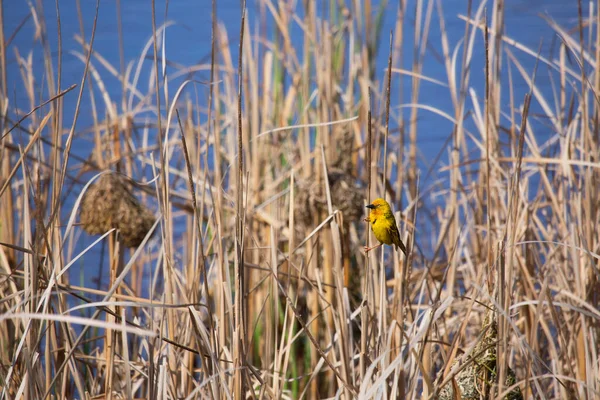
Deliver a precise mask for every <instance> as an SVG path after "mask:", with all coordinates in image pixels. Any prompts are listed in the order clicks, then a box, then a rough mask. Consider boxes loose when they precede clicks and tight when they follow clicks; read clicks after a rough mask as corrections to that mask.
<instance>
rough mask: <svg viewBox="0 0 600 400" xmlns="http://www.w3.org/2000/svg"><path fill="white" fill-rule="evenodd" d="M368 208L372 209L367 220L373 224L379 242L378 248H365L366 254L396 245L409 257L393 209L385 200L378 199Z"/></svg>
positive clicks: (372, 227)
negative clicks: (381, 247)
mask: <svg viewBox="0 0 600 400" xmlns="http://www.w3.org/2000/svg"><path fill="white" fill-rule="evenodd" d="M367 208H370V209H371V212H370V213H369V218H365V221H366V222H370V223H371V229H372V230H373V234H374V235H375V238H377V240H378V241H379V244H378V245H377V246H373V247H371V248H368V247H367V246H365V253H368V252H369V251H371V250H373V249H376V248H378V247H380V246H382V245H384V244H387V245H392V244H393V245H395V246H396V248H400V250H402V252H403V253H404V255H405V256H406V255H408V252H407V251H406V246H404V243H402V240H400V232H398V226H397V225H396V218H394V213H393V212H392V208H391V207H390V205H389V204H388V202H387V201H385V200H384V199H376V200H375V201H373V203H371V204H369V205H368V206H367Z"/></svg>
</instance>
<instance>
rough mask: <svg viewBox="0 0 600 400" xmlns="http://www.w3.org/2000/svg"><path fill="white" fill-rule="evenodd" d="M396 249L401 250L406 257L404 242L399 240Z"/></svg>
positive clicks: (406, 251)
mask: <svg viewBox="0 0 600 400" xmlns="http://www.w3.org/2000/svg"><path fill="white" fill-rule="evenodd" d="M396 249H400V250H402V252H403V253H404V255H405V256H407V257H408V250H406V246H405V245H404V243H402V241H400V244H397V245H396Z"/></svg>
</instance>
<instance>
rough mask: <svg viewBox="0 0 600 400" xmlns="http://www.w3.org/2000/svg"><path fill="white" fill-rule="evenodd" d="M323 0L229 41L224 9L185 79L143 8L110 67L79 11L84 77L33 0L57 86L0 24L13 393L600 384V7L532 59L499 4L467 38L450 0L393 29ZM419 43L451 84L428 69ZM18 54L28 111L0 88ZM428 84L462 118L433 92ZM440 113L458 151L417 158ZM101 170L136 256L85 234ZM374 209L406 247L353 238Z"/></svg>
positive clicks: (7, 347)
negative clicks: (119, 194) (126, 47)
mask: <svg viewBox="0 0 600 400" xmlns="http://www.w3.org/2000/svg"><path fill="white" fill-rule="evenodd" d="M99 3H101V2H99ZM117 3H119V2H117ZM57 4H60V5H62V2H60V1H59V2H57ZM77 4H78V7H79V3H78V2H77ZM3 5H4V4H2V2H1V1H0V9H2V7H1V6H3ZM329 5H330V6H331V7H330V10H331V12H330V14H328V17H327V18H326V19H322V18H320V17H318V16H317V15H319V13H320V11H319V10H316V9H315V5H314V4H313V2H306V3H305V4H303V5H301V6H299V7H305V8H303V10H302V13H294V10H290V9H289V8H288V7H287V6H284V5H283V4H279V3H277V4H275V3H274V2H272V1H269V0H261V1H260V5H259V9H261V10H264V12H265V16H264V18H265V19H268V20H269V21H271V22H272V24H273V26H274V27H275V28H274V30H275V33H274V34H269V35H267V34H265V33H264V32H265V30H264V29H262V28H260V27H259V29H258V31H254V29H255V25H250V24H247V23H241V24H240V35H239V38H238V39H239V42H240V46H239V48H235V46H232V44H231V43H232V42H236V40H237V39H236V40H231V39H230V38H229V37H228V36H227V31H226V30H225V29H224V27H223V26H221V25H219V24H218V23H217V17H218V16H217V15H216V14H215V6H214V2H213V6H212V12H213V27H212V37H211V41H212V46H211V47H212V51H211V59H210V62H207V63H206V64H202V65H192V66H185V67H172V68H169V69H166V63H167V61H168V60H166V59H164V57H163V54H168V51H167V50H168V49H165V48H164V46H165V43H164V40H163V35H168V34H169V32H168V29H169V28H168V26H157V25H156V22H155V14H156V12H159V13H160V12H161V10H157V9H155V7H156V5H155V4H154V3H153V2H152V4H151V5H149V6H151V7H153V10H152V11H153V32H151V34H150V32H149V34H150V38H149V40H148V42H147V44H146V46H145V47H144V49H143V51H142V52H141V54H140V56H139V58H138V59H137V60H125V59H124V55H123V50H122V46H123V45H122V40H123V35H126V34H127V33H126V30H123V29H122V27H121V22H120V16H118V17H117V18H118V24H117V25H118V26H119V32H120V37H119V48H120V50H119V54H120V65H119V66H114V65H111V64H110V63H109V62H108V61H107V60H106V59H105V58H104V57H103V56H102V54H99V53H97V52H95V51H94V46H93V41H94V35H95V23H96V21H95V20H94V21H84V19H83V17H81V14H80V17H79V23H80V25H81V36H80V37H78V38H76V40H77V43H78V44H79V45H81V52H80V53H78V54H75V56H76V57H78V58H79V59H80V61H81V62H82V65H84V66H85V73H84V74H83V76H81V77H77V79H76V80H73V82H71V81H67V80H66V77H64V76H62V73H61V62H62V61H61V60H62V57H63V55H62V41H66V40H71V38H62V37H61V36H60V34H59V42H58V43H48V41H47V40H42V39H45V38H47V37H48V36H47V32H46V27H45V19H44V13H43V10H42V9H41V6H40V5H39V4H37V5H36V6H34V7H32V8H31V12H32V17H33V18H31V19H30V21H29V22H28V24H27V25H25V26H24V27H23V28H22V29H29V28H30V29H32V31H35V32H36V33H37V34H38V35H37V36H35V40H36V43H38V42H37V41H39V42H40V43H41V46H39V47H35V49H36V51H41V52H42V53H43V56H42V57H43V59H44V77H45V81H44V85H43V86H42V87H40V83H39V82H40V77H37V76H35V74H34V72H33V68H32V66H31V57H30V56H29V55H28V54H29V49H16V48H14V45H10V46H8V48H7V43H8V41H7V36H9V37H10V35H11V34H12V32H3V31H2V29H0V71H1V72H2V74H1V75H2V76H0V87H1V93H0V94H1V96H0V110H1V113H2V119H1V120H0V132H1V139H0V140H1V141H0V268H1V273H0V298H1V299H2V300H0V309H1V315H0V386H1V387H2V389H1V393H2V394H1V396H2V398H49V397H51V396H52V397H54V398H152V399H154V398H190V399H191V398H244V397H254V398H309V399H316V398H328V397H342V398H346V399H348V398H409V399H417V398H419V399H429V398H437V397H438V396H440V398H444V397H443V396H444V395H445V394H444V393H446V395H447V393H448V391H449V388H452V389H456V388H459V387H462V386H463V385H464V384H465V382H467V380H466V379H465V371H476V370H479V371H480V373H481V374H482V377H480V378H481V379H479V381H478V382H479V383H478V384H479V385H480V386H478V387H477V388H475V390H472V391H473V392H475V393H477V396H481V397H482V398H488V399H491V398H503V397H504V396H505V395H507V394H509V393H516V392H517V388H518V391H519V392H520V393H521V395H522V396H523V397H524V398H552V399H564V398H596V397H598V396H600V378H599V377H600V362H599V359H598V352H599V350H600V348H599V346H598V343H600V338H599V337H598V335H599V333H600V327H599V320H600V312H599V311H598V310H599V309H600V307H599V303H600V299H599V298H598V293H600V290H599V289H600V287H599V284H598V259H600V257H599V256H598V253H599V252H598V248H599V246H600V243H599V242H600V236H599V232H598V229H597V226H598V222H599V219H600V215H599V214H600V212H599V211H598V210H599V209H598V204H600V203H599V200H600V199H599V198H598V197H599V194H598V190H597V189H596V188H597V186H598V181H599V177H598V171H597V169H598V163H597V160H598V157H599V156H600V155H599V154H598V140H599V138H598V116H599V104H600V102H599V97H598V94H597V88H598V87H599V86H600V73H599V68H598V62H599V60H600V33H599V32H598V29H597V28H598V27H597V26H596V20H597V8H590V10H589V13H588V14H587V15H584V12H588V11H586V10H584V9H583V8H582V5H581V2H579V5H578V7H579V16H580V20H579V22H578V24H577V26H576V29H575V30H569V28H566V27H561V26H559V25H557V24H556V23H554V22H553V21H548V23H549V24H550V26H551V27H552V28H553V29H554V30H555V31H556V32H557V34H558V35H559V38H560V43H559V44H558V46H557V50H556V54H538V51H537V49H528V48H526V47H525V46H523V45H522V44H521V43H519V40H518V38H508V37H506V36H504V35H503V27H504V14H503V12H504V11H503V10H504V9H505V4H504V2H503V1H502V0H496V1H493V2H489V3H487V4H486V3H481V4H471V2H469V7H468V12H467V14H466V15H461V16H460V17H459V18H461V19H462V20H463V21H464V23H465V25H464V29H465V30H464V37H463V40H462V42H461V43H450V41H449V39H448V36H447V32H446V30H445V24H446V21H445V20H444V15H445V14H444V10H443V5H444V3H443V2H442V1H417V2H416V3H415V4H414V5H412V4H411V5H410V7H409V8H407V7H408V5H407V2H405V1H401V2H400V4H399V6H398V8H397V9H396V11H397V15H395V21H396V23H395V27H394V33H393V35H391V36H388V35H387V32H382V22H381V19H380V18H382V15H383V14H382V13H383V12H384V11H383V9H380V8H379V6H376V5H373V4H372V3H371V1H369V0H365V1H362V2H351V5H340V4H338V2H333V1H332V2H331V4H329ZM486 5H487V9H486ZM575 6H577V5H570V7H575ZM100 7H101V5H100ZM207 9H209V8H207ZM300 15H302V16H303V17H302V18H301V17H300ZM2 18H3V17H2V15H1V14H0V20H1V19H2ZM261 18H262V16H261ZM240 21H244V18H242V12H241V10H240ZM261 21H262V19H261ZM0 22H2V21H0ZM57 22H58V26H60V23H61V21H60V20H58V21H57ZM92 24H93V26H94V29H92V36H91V37H85V36H84V34H83V33H84V32H85V31H86V30H85V28H86V27H88V26H92ZM432 24H439V26H440V28H441V36H440V37H433V36H432V35H430V30H431V26H432ZM0 26H3V24H1V23H0ZM292 27H294V29H296V28H299V29H300V31H301V32H302V37H301V38H292V37H291V31H292ZM591 27H593V28H594V29H591ZM409 30H413V32H412V34H413V37H414V42H413V43H409V42H408V41H407V40H405V38H406V36H407V33H409ZM486 32H487V35H486V34H485V33H486ZM594 35H596V36H595V37H594ZM482 37H485V40H481V39H482ZM388 38H389V40H388ZM292 39H294V40H292ZM430 44H435V46H436V47H441V49H442V51H441V61H442V64H443V71H445V74H446V76H445V77H440V76H426V75H424V73H423V71H424V65H425V63H427V62H434V61H432V59H431V58H430V57H427V52H428V46H429V45H430ZM54 48H58V55H57V56H58V60H59V62H58V64H57V65H56V68H55V66H54V65H53V63H52V62H51V61H52V55H51V53H52V51H53V49H54ZM381 51H385V52H387V57H388V58H389V61H388V65H387V66H386V68H385V71H384V73H382V71H377V70H376V69H375V66H376V63H375V58H376V54H377V53H378V52H381ZM405 53H411V54H412V64H411V65H410V66H407V65H404V60H405V58H404V57H403V54H405ZM9 54H15V55H14V57H15V59H16V62H17V63H18V65H19V68H20V72H21V79H22V81H21V82H20V85H21V87H22V90H23V93H24V94H25V95H26V96H27V99H28V104H27V106H28V107H29V108H28V109H26V110H22V109H17V108H16V106H15V105H14V104H13V103H12V101H11V96H10V94H9V93H8V89H7V87H8V82H7V76H6V64H7V60H8V59H9V58H10V57H11V56H9ZM474 60H479V63H480V64H483V63H484V62H485V73H484V74H480V73H478V72H476V71H473V70H472V68H471V66H472V64H473V62H474ZM523 60H529V61H535V60H537V61H536V63H537V64H536V65H537V67H536V68H537V69H528V68H527V67H525V66H524V64H523ZM526 65H531V62H529V63H526ZM541 68H544V69H545V70H547V71H548V73H549V74H550V77H551V79H550V88H549V89H548V88H543V87H541V86H538V83H537V81H536V73H537V72H536V71H539V69H541ZM144 71H150V74H149V81H148V82H142V81H141V77H142V76H146V75H145V74H143V73H142V72H144ZM166 71H168V73H167V72H166ZM182 76H185V77H186V79H184V80H182V79H181V77H182ZM115 77H116V78H117V79H118V80H119V82H120V85H121V87H122V93H120V95H119V96H117V97H118V98H111V96H110V95H109V93H108V91H107V88H106V83H105V81H106V80H107V79H114V78H115ZM206 77H208V80H207V79H206ZM202 78H204V79H202ZM480 79H483V80H482V81H478V80H480ZM483 81H484V82H485V83H484V84H482V82H483ZM517 81H524V82H525V83H526V85H527V87H528V88H529V89H528V90H527V92H528V93H525V94H522V93H520V92H518V91H517V90H516V89H515V87H516V82H517ZM175 82H177V83H175ZM84 83H85V85H84ZM75 84H76V85H75ZM407 84H409V85H410V98H409V99H404V98H403V96H402V93H404V89H403V88H404V86H405V85H407ZM175 85H177V86H175ZM65 86H68V88H67V89H62V88H63V87H65ZM432 87H433V88H435V89H434V90H436V91H438V92H439V93H443V95H444V96H447V97H448V98H449V99H451V108H450V109H440V108H436V107H434V106H432V105H429V104H423V103H422V100H420V99H421V98H422V95H423V93H424V91H426V90H431V88H432ZM482 88H483V90H482ZM394 90H397V91H399V93H400V94H399V95H395V94H393V91H394ZM69 92H73V93H78V95H77V96H78V100H77V104H76V108H75V110H73V111H74V115H75V119H74V120H73V121H68V120H65V118H64V117H63V115H64V109H63V105H64V95H65V94H66V93H69ZM40 93H41V96H40ZM440 95H441V94H440ZM520 96H524V97H523V98H519V97H520ZM98 101H102V102H103V104H102V105H100V104H98V103H97V102H98ZM396 101H397V102H398V103H397V104H395V102H396ZM83 103H85V104H86V105H88V106H89V108H87V109H88V110H90V114H91V115H86V116H85V120H91V121H92V122H91V126H89V127H84V128H82V127H81V123H80V124H78V125H77V124H76V123H77V119H78V118H82V117H83V116H80V115H79V114H80V113H81V111H80V110H81V104H83ZM117 104H119V105H120V106H119V107H117V106H116V105H117ZM506 104H508V106H507V105H506ZM530 107H531V108H530ZM533 108H535V110H537V111H536V113H535V114H534V113H532V112H531V109H533ZM149 115H150V116H149ZM430 115H433V116H436V118H442V119H444V120H445V121H446V123H447V124H448V126H449V127H450V130H451V134H450V136H449V137H448V138H447V142H446V145H445V147H444V148H443V149H442V152H443V153H446V154H447V157H446V156H440V157H438V158H436V159H435V160H433V161H431V162H430V163H429V164H424V163H421V162H419V157H420V154H421V150H422V149H420V147H419V143H421V141H422V139H423V138H427V135H428V134H430V133H429V132H423V131H422V130H421V129H420V127H419V126H420V124H419V118H428V117H429V116H430ZM76 127H77V129H76ZM79 132H83V133H79ZM542 137H543V138H544V140H542V139H541V138H542ZM90 141H91V143H92V145H91V146H89V150H88V151H87V152H83V153H85V154H84V155H85V156H84V157H82V154H81V153H82V152H80V151H73V149H80V148H85V146H86V145H88V144H89V143H90ZM78 146H81V147H78ZM68 162H69V164H68V165H67V163H68ZM426 168H430V171H429V172H427V173H426V174H423V172H425V169H426ZM107 174H115V176H125V177H129V178H130V179H128V180H127V182H130V181H131V182H132V185H133V187H134V189H135V190H134V192H135V194H136V196H137V198H138V199H139V200H140V201H141V203H143V204H144V205H145V206H144V207H147V208H148V209H149V210H152V211H151V212H152V214H153V217H152V218H150V217H148V218H146V219H145V221H146V222H145V224H146V225H147V226H144V230H143V232H144V234H143V235H139V234H138V235H136V244H138V242H141V243H139V246H138V247H137V248H133V249H131V250H129V249H127V248H126V245H129V244H130V242H128V241H127V240H126V237H125V233H126V232H123V231H122V230H121V229H119V226H120V225H119V224H118V223H114V219H112V216H111V217H110V218H111V219H110V221H111V223H110V224H108V225H103V229H102V231H103V232H101V233H102V235H101V236H99V237H96V236H94V237H92V238H91V240H90V238H88V237H86V236H85V235H86V234H85V233H84V232H83V228H84V227H83V226H81V225H80V224H79V219H78V215H79V213H80V211H81V210H80V208H81V207H82V206H83V204H82V202H84V203H85V202H86V201H88V200H89V196H94V195H95V194H94V193H98V192H97V190H96V191H94V186H92V185H93V182H95V181H96V180H98V179H102V176H106V175H107ZM123 179H125V178H123ZM90 188H91V189H90ZM127 190H128V191H129V189H127ZM348 193H351V194H353V195H354V196H350V195H349V194H348ZM357 193H358V194H359V195H360V196H356V194H357ZM380 196H385V197H387V198H388V199H389V200H390V201H391V202H392V203H393V205H394V208H395V209H396V210H401V212H398V213H397V214H398V215H397V217H398V221H399V222H400V227H401V232H402V233H403V240H404V241H405V243H407V247H408V248H409V249H411V252H410V254H409V257H408V258H404V257H402V256H400V255H399V254H392V253H391V252H390V250H389V249H387V248H386V249H384V250H379V251H377V252H375V251H374V252H371V253H370V254H369V256H368V257H365V255H364V254H363V253H362V247H363V246H364V245H365V244H369V243H372V241H373V240H374V239H372V238H370V237H368V235H367V232H368V231H367V230H366V226H365V224H364V223H363V222H362V219H361V218H360V217H357V216H360V215H361V213H362V212H363V211H364V208H363V207H364V205H365V204H367V203H368V202H369V201H370V200H371V199H373V198H375V197H380ZM128 198H129V197H128ZM86 199H87V200H86ZM129 199H130V198H129ZM94 204H100V203H99V202H95V203H94ZM96 209H98V210H104V209H102V208H101V207H97V208H96ZM92 212H93V211H92ZM145 215H146V214H145ZM146 216H148V215H146ZM98 217H99V218H100V220H103V219H102V217H105V216H104V215H100V216H98ZM154 218H155V219H154ZM151 222H153V223H151ZM93 233H100V232H93ZM77 265H79V266H82V268H84V269H85V273H84V275H83V276H85V278H83V279H81V278H80V277H79V276H78V275H77V274H75V273H74V272H73V271H75V268H73V267H74V266H77ZM98 270H99V271H100V272H101V273H102V278H103V279H104V282H108V287H102V286H100V285H99V284H96V283H95V282H93V281H92V279H91V277H95V276H97V275H98V273H97V272H96V271H98ZM484 355H485V357H486V358H485V360H484V359H483V357H484ZM482 365H485V368H484V370H485V371H481V370H482V368H479V367H481V366H482ZM469 373H471V372H469ZM478 373H479V372H478ZM471 374H472V373H471ZM483 375H485V376H483ZM513 375H514V381H510V380H509V379H507V377H512V376H513ZM499 382H500V383H499ZM448 385H450V386H448ZM471 389H473V388H471ZM463 395H465V392H463ZM465 396H466V395H465ZM465 398H466V397H465ZM477 398H479V397H477ZM513 398H514V397H513Z"/></svg>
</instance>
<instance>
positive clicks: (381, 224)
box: [371, 217, 395, 245]
mask: <svg viewBox="0 0 600 400" xmlns="http://www.w3.org/2000/svg"><path fill="white" fill-rule="evenodd" d="M394 223H395V221H394ZM371 229H373V234H374V235H375V238H376V239H377V240H378V241H380V242H381V243H385V244H387V245H391V244H392V243H393V239H392V235H391V231H392V225H391V223H390V221H388V220H387V219H386V218H381V217H380V218H377V219H373V217H371Z"/></svg>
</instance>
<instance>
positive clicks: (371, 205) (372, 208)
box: [367, 204, 375, 210]
mask: <svg viewBox="0 0 600 400" xmlns="http://www.w3.org/2000/svg"><path fill="white" fill-rule="evenodd" d="M367 208H370V209H371V210H374V209H375V206H374V205H373V204H369V205H368V206H367Z"/></svg>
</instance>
